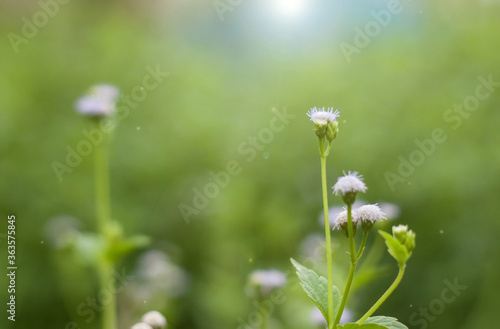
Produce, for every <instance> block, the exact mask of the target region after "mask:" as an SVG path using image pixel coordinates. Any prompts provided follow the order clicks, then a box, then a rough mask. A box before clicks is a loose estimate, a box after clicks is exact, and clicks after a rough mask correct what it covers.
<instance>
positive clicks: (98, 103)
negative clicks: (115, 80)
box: [76, 84, 120, 117]
mask: <svg viewBox="0 0 500 329" xmlns="http://www.w3.org/2000/svg"><path fill="white" fill-rule="evenodd" d="M119 94H120V91H119V90H118V88H116V87H115V86H112V85H106V84H101V85H96V86H93V87H92V88H91V89H90V92H89V93H88V94H87V95H85V96H83V97H82V98H80V99H79V100H78V101H77V102H76V110H77V111H78V112H79V113H81V114H83V115H87V116H92V117H99V116H109V115H111V114H113V113H114V111H115V102H116V100H117V99H118V96H119Z"/></svg>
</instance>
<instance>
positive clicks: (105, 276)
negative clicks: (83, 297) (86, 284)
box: [94, 140, 116, 329]
mask: <svg viewBox="0 0 500 329" xmlns="http://www.w3.org/2000/svg"><path fill="white" fill-rule="evenodd" d="M94 157H95V163H94V165H95V188H96V213H97V228H98V231H99V234H100V235H101V237H102V238H103V239H104V241H105V244H106V245H107V244H108V242H109V241H108V239H109V234H108V230H109V225H110V222H111V205H110V197H109V172H108V170H109V168H108V152H107V147H106V140H103V141H102V142H101V143H100V144H99V145H96V146H95V151H94ZM97 271H98V275H99V285H100V290H102V291H104V290H105V289H108V290H109V288H108V287H114V277H113V263H112V262H110V261H109V260H107V259H106V258H105V256H103V259H102V260H101V263H100V264H99V265H98V268H97ZM102 312H103V313H102V328H103V329H116V297H115V295H114V294H113V293H111V294H110V297H109V301H107V302H106V303H104V304H103V311H102Z"/></svg>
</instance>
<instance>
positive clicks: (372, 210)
mask: <svg viewBox="0 0 500 329" xmlns="http://www.w3.org/2000/svg"><path fill="white" fill-rule="evenodd" d="M355 212H356V216H355V217H356V221H357V222H360V221H361V222H371V223H375V222H376V221H379V220H382V219H387V218H386V217H385V214H384V213H383V212H382V209H380V207H379V206H378V205H377V204H367V205H365V206H361V207H359V208H358V209H356V211H355Z"/></svg>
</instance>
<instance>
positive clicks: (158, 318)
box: [141, 311, 167, 329]
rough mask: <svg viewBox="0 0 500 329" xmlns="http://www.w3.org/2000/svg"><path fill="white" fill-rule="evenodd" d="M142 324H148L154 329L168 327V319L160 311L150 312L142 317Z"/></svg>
mask: <svg viewBox="0 0 500 329" xmlns="http://www.w3.org/2000/svg"><path fill="white" fill-rule="evenodd" d="M141 320H142V322H144V323H147V324H148V325H150V326H151V327H153V328H154V329H160V328H163V327H166V325H167V319H165V317H164V316H163V315H162V314H161V313H160V312H158V311H150V312H148V313H146V314H144V315H143V316H142V319H141Z"/></svg>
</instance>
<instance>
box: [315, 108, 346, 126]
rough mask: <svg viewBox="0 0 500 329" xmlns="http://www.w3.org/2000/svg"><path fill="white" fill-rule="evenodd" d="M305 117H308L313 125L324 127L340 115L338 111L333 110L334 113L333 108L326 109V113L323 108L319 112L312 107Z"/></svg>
mask: <svg viewBox="0 0 500 329" xmlns="http://www.w3.org/2000/svg"><path fill="white" fill-rule="evenodd" d="M307 116H308V117H310V118H311V121H312V122H314V123H315V124H317V125H320V126H324V125H327V124H328V123H330V122H333V121H335V120H336V119H337V118H338V117H339V116H340V113H339V111H338V110H335V112H334V111H333V107H330V108H328V110H326V111H325V108H324V107H323V108H322V109H321V110H318V109H317V108H316V107H313V108H312V109H311V110H310V111H309V112H307Z"/></svg>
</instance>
